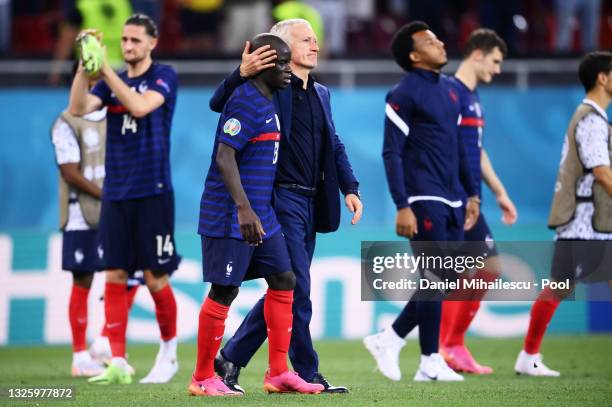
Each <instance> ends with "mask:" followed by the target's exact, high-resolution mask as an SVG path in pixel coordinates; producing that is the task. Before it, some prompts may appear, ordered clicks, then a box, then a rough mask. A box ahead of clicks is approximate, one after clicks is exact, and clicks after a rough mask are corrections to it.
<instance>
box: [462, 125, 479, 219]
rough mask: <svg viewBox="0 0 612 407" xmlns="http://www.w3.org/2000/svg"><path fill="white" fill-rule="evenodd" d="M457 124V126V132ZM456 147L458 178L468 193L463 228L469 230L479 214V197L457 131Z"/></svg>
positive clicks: (463, 145)
mask: <svg viewBox="0 0 612 407" xmlns="http://www.w3.org/2000/svg"><path fill="white" fill-rule="evenodd" d="M458 131H459V126H457V132H458ZM457 139H458V143H457V145H458V148H459V179H460V180H461V184H462V185H463V189H464V190H465V192H466V193H467V195H468V200H467V204H466V206H465V223H464V224H463V229H465V230H470V229H471V228H473V227H474V225H475V224H476V221H477V220H478V216H480V198H479V197H478V193H477V186H476V182H475V181H474V177H472V172H471V171H470V167H469V161H468V156H467V153H466V152H465V144H464V143H463V141H462V139H461V136H460V135H459V134H458V133H457Z"/></svg>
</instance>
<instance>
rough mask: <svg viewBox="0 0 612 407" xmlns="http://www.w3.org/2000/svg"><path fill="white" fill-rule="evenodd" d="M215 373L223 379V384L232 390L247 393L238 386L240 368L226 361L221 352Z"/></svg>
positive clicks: (216, 362)
mask: <svg viewBox="0 0 612 407" xmlns="http://www.w3.org/2000/svg"><path fill="white" fill-rule="evenodd" d="M215 372H217V374H218V375H219V376H220V377H221V379H223V383H225V385H226V386H227V387H229V388H230V390H233V391H237V392H240V393H242V394H244V393H245V391H244V389H243V388H242V387H241V386H240V385H239V384H238V376H240V366H236V365H235V364H234V363H232V362H231V361H229V360H227V359H225V358H224V357H223V355H222V354H221V352H219V354H218V355H217V357H216V358H215Z"/></svg>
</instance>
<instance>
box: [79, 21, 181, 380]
mask: <svg viewBox="0 0 612 407" xmlns="http://www.w3.org/2000/svg"><path fill="white" fill-rule="evenodd" d="M157 36H158V31H157V27H156V26H155V23H154V22H153V20H152V19H151V18H150V17H148V16H146V15H143V14H136V15H133V16H132V17H130V18H129V19H128V20H127V21H126V23H125V25H124V27H123V32H122V36H121V49H122V52H123V58H124V60H125V62H126V65H127V70H126V71H124V72H122V73H120V74H116V73H115V72H114V71H113V70H112V69H111V68H110V66H109V65H108V61H104V63H103V65H102V68H101V70H100V78H101V81H100V82H99V83H98V84H97V85H96V86H95V87H94V88H93V90H92V91H91V93H90V92H89V91H88V89H87V81H88V78H87V74H86V72H85V71H84V70H83V69H82V68H81V69H80V70H79V71H78V73H77V75H76V76H75V79H74V82H73V85H72V89H71V93H70V112H71V113H72V114H73V115H76V116H81V115H84V114H87V113H89V112H91V111H93V110H97V109H100V108H101V107H102V106H106V107H107V122H108V124H107V145H106V160H105V167H106V179H105V181H104V187H103V192H102V210H101V215H100V226H99V239H100V247H99V251H100V254H101V262H102V264H101V266H102V267H103V268H104V270H106V288H105V291H104V299H105V301H104V302H105V304H104V308H105V315H106V328H107V331H108V338H109V341H110V346H111V352H112V356H113V357H112V361H111V364H110V365H109V367H108V368H107V369H106V370H105V372H104V373H103V374H101V375H100V376H96V377H93V378H92V379H90V381H91V382H94V383H99V384H110V383H124V384H127V383H131V381H132V378H131V375H130V373H129V371H128V367H127V366H128V365H127V361H126V359H125V357H126V352H125V343H126V328H127V319H128V306H127V304H128V301H127V290H126V284H127V280H128V276H129V272H130V271H131V270H144V279H145V283H146V285H147V287H148V288H149V291H150V292H151V295H152V297H153V301H154V302H155V312H156V316H157V321H158V323H159V327H160V331H161V344H160V350H159V353H158V354H157V358H156V361H155V366H154V367H153V369H151V371H150V372H149V374H148V375H147V376H146V377H145V378H144V379H142V380H141V382H142V383H165V382H167V381H169V380H170V379H171V378H172V377H173V376H174V374H175V373H176V372H177V370H178V364H177V361H176V301H175V299H174V294H173V292H172V289H171V287H170V284H169V279H168V277H169V276H170V275H171V274H172V273H173V272H174V270H176V269H177V267H178V264H179V261H180V257H179V256H178V254H177V252H176V249H175V245H174V237H173V236H174V196H173V192H172V183H171V179H170V128H171V124H172V116H173V114H174V107H175V104H176V94H177V86H178V85H177V76H176V72H175V71H174V69H172V68H171V67H170V66H168V65H162V64H158V63H155V62H153V60H152V59H151V51H153V49H154V48H155V46H156V45H157Z"/></svg>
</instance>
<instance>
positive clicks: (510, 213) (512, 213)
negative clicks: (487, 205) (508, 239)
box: [480, 148, 518, 225]
mask: <svg viewBox="0 0 612 407" xmlns="http://www.w3.org/2000/svg"><path fill="white" fill-rule="evenodd" d="M480 170H481V172H482V179H483V181H484V182H485V184H487V186H488V187H489V189H490V190H491V192H493V194H494V195H495V199H496V200H497V204H498V205H499V208H500V209H501V210H502V222H504V223H505V224H506V225H512V224H514V223H516V220H517V218H518V214H517V211H516V207H515V206H514V203H513V202H512V200H511V199H510V197H509V196H508V193H507V192H506V188H505V187H504V184H503V183H502V182H501V180H500V179H499V177H498V176H497V174H496V173H495V170H494V169H493V164H491V160H490V159H489V155H488V154H487V152H486V150H485V149H484V148H483V149H482V152H481V154H480Z"/></svg>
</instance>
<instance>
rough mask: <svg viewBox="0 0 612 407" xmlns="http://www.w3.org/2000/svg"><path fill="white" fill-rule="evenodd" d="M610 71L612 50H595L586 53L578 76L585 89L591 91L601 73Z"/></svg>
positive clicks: (611, 67)
mask: <svg viewBox="0 0 612 407" xmlns="http://www.w3.org/2000/svg"><path fill="white" fill-rule="evenodd" d="M610 71H612V52H609V51H593V52H589V53H588V54H586V55H585V56H584V58H582V60H581V61H580V66H579V67H578V77H579V78H580V83H582V86H583V87H584V91H585V92H589V91H590V90H591V89H593V88H594V87H595V84H596V83H597V76H598V75H599V74H600V73H605V74H607V73H609V72H610Z"/></svg>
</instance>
